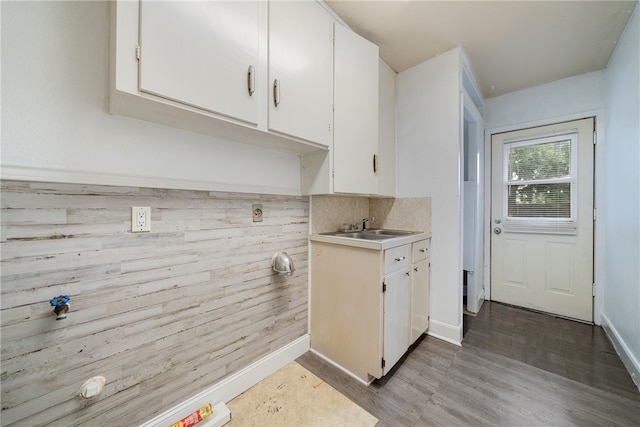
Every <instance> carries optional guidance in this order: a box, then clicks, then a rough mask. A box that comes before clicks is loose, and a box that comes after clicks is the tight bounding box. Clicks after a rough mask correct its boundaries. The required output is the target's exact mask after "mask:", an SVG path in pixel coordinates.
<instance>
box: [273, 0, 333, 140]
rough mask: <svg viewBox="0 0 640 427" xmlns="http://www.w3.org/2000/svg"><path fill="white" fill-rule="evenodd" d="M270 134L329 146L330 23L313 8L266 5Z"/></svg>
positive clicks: (316, 6)
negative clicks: (293, 137) (279, 134)
mask: <svg viewBox="0 0 640 427" xmlns="http://www.w3.org/2000/svg"><path fill="white" fill-rule="evenodd" d="M269 85H270V86H269V130H271V131H274V132H278V133H282V134H286V135H291V136H295V137H298V138H302V139H305V140H308V141H312V142H316V143H319V144H322V145H325V146H328V145H330V144H331V141H332V126H331V124H332V104H333V19H332V18H331V16H330V15H329V14H328V13H327V12H326V11H325V10H324V9H323V8H322V7H321V6H320V5H319V4H318V3H316V2H310V1H271V2H269Z"/></svg>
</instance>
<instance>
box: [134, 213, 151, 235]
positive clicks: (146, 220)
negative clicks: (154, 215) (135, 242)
mask: <svg viewBox="0 0 640 427" xmlns="http://www.w3.org/2000/svg"><path fill="white" fill-rule="evenodd" d="M142 231H151V208H150V207H140V206H132V207H131V232H132V233H140V232H142Z"/></svg>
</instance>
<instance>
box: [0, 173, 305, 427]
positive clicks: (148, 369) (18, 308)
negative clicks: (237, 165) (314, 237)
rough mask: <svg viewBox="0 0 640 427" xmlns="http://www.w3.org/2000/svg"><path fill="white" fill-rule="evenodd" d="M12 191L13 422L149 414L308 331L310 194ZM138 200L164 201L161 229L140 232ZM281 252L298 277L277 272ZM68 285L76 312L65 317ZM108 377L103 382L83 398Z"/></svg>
mask: <svg viewBox="0 0 640 427" xmlns="http://www.w3.org/2000/svg"><path fill="white" fill-rule="evenodd" d="M1 190H2V193H1V204H2V217H1V221H2V230H1V240H2V243H1V245H2V248H1V262H2V264H1V267H2V270H1V286H0V288H1V301H0V303H1V312H0V316H1V317H0V319H1V323H2V329H1V343H2V346H1V347H2V349H1V353H2V358H1V383H0V385H1V404H2V412H0V417H1V423H2V425H3V426H10V425H30V426H31V425H45V424H53V423H54V422H55V423H56V424H57V425H63V426H74V425H106V424H109V425H136V424H139V423H141V422H143V421H145V420H148V419H150V418H152V417H153V416H155V415H157V414H159V413H161V412H163V411H164V410H166V409H168V408H170V407H172V406H174V405H175V404H178V403H180V402H182V401H184V400H185V399H187V398H189V397H191V396H193V395H195V394H196V393H198V392H200V391H202V390H203V389H205V388H207V387H209V386H211V385H213V384H214V383H216V382H218V381H219V380H221V379H222V378H224V377H225V376H228V375H229V374H231V373H233V372H236V371H238V370H239V369H241V368H243V367H245V366H247V365H249V364H251V363H252V362H254V361H256V360H258V359H259V358H261V357H263V356H265V355H267V354H269V353H270V352H272V351H274V350H276V349H278V348H280V347H282V346H283V345H285V344H287V343H289V342H291V341H293V340H295V339H296V338H298V337H300V336H303V335H304V334H306V333H307V300H308V294H307V235H308V228H309V222H308V218H309V201H308V198H306V197H294V196H270V195H257V194H235V193H210V192H206V191H182V190H163V189H143V188H129V187H107V186H86V185H67V184H47V183H24V182H3V183H2V186H1ZM253 203H262V205H263V210H264V213H265V216H264V222H261V223H253V222H252V215H251V213H252V210H251V205H252V204H253ZM131 206H150V207H151V232H149V233H135V234H132V233H131V231H130V230H131ZM280 250H285V251H287V252H288V253H289V254H290V255H291V256H292V258H293V259H294V261H295V266H296V272H295V274H294V275H293V276H291V277H289V278H284V277H281V276H278V275H277V274H275V273H274V272H272V270H271V257H272V255H273V254H274V253H275V252H277V251H280ZM59 294H68V295H70V296H71V311H70V312H69V313H68V317H67V319H65V320H61V321H56V320H55V316H54V314H53V313H52V311H51V307H50V305H49V300H50V299H51V298H53V297H54V296H57V295H59ZM96 375H103V376H105V377H106V379H107V385H106V388H105V390H104V392H103V393H102V394H101V395H100V396H99V397H98V398H96V399H94V400H83V399H82V398H79V397H77V395H78V392H79V389H80V386H81V384H82V383H83V382H84V381H85V380H86V379H89V378H90V377H93V376H96Z"/></svg>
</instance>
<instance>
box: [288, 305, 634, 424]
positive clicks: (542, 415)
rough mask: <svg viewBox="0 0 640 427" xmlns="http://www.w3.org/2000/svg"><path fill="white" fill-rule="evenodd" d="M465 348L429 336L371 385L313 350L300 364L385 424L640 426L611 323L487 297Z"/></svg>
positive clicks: (469, 322)
mask: <svg viewBox="0 0 640 427" xmlns="http://www.w3.org/2000/svg"><path fill="white" fill-rule="evenodd" d="M465 322H466V325H465V329H466V333H465V338H464V341H463V344H462V347H457V346H455V345H452V344H449V343H446V342H443V341H440V340H438V339H436V338H432V337H429V336H423V337H422V338H421V339H420V340H418V342H417V343H416V344H414V346H413V347H412V349H411V350H410V351H409V352H408V354H407V355H405V357H404V358H403V359H402V360H401V361H400V362H399V363H398V365H396V366H395V367H394V369H393V370H392V371H391V372H390V373H389V374H388V375H387V376H385V377H383V378H382V379H380V380H377V381H375V382H374V383H373V384H371V385H370V386H369V387H365V386H364V385H362V384H360V383H359V382H357V381H356V380H354V379H352V378H351V377H349V376H348V375H346V374H345V373H343V372H342V371H340V370H339V369H337V368H335V367H333V366H331V365H329V364H327V363H326V362H324V361H323V360H322V359H320V358H319V357H317V356H315V355H314V354H313V353H310V352H309V353H306V354H305V355H303V356H302V357H300V358H299V359H298V363H300V364H301V365H303V366H304V367H306V368H307V369H308V370H310V371H311V372H313V373H314V374H315V375H317V376H319V377H320V378H322V379H323V380H324V381H326V382H327V383H329V384H330V385H331V386H333V387H335V388H336V389H337V390H338V391H340V392H341V393H343V394H344V395H346V396H347V397H348V398H350V399H351V400H353V401H354V402H355V403H357V404H358V405H360V406H361V407H362V408H364V409H365V410H367V411H369V412H370V413H371V414H372V415H374V416H375V417H377V418H378V419H379V420H380V421H379V422H378V424H377V425H378V426H379V427H383V426H434V425H437V426H465V425H474V426H489V425H492V426H493V425H518V426H522V425H526V426H573V425H575V426H601V425H620V426H637V425H640V392H639V391H638V388H637V387H636V386H635V384H633V382H632V381H631V377H630V375H629V374H628V372H627V371H626V370H625V368H624V366H623V365H622V362H621V361H620V359H619V357H618V356H617V354H616V353H615V351H614V349H613V347H612V345H611V343H610V342H609V340H608V339H607V337H606V335H605V333H604V331H603V330H602V329H601V328H600V327H597V326H591V325H585V324H581V323H577V322H573V321H570V320H566V319H560V318H556V317H553V316H549V315H545V314H540V313H533V312H530V311H526V310H522V309H518V308H515V307H510V306H505V305H502V304H498V303H493V302H485V304H484V305H483V308H482V309H481V310H480V313H478V315H477V316H476V317H471V316H465Z"/></svg>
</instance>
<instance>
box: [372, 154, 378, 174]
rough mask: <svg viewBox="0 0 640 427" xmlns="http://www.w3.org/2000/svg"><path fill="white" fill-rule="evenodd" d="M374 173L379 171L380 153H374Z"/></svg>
mask: <svg viewBox="0 0 640 427" xmlns="http://www.w3.org/2000/svg"><path fill="white" fill-rule="evenodd" d="M373 173H378V155H377V154H374V155H373Z"/></svg>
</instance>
